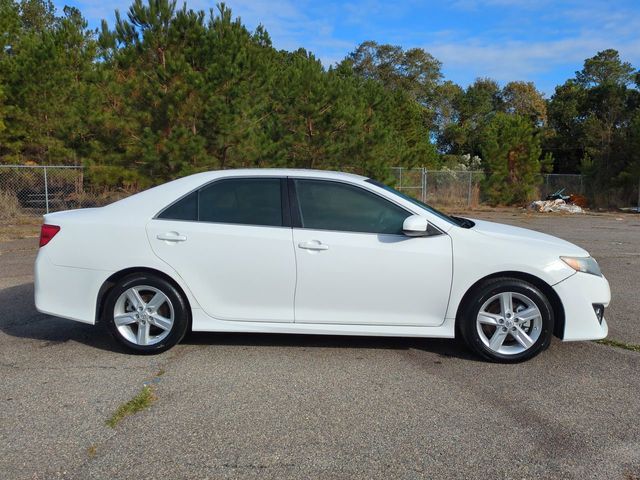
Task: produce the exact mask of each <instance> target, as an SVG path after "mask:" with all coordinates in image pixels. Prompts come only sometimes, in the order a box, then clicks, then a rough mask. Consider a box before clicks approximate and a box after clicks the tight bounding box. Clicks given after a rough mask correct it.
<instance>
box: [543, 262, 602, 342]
mask: <svg viewBox="0 0 640 480" xmlns="http://www.w3.org/2000/svg"><path fill="white" fill-rule="evenodd" d="M553 289H554V290H555V291H556V293H557V294H558V296H559V297H560V300H561V301H562V305H563V307H564V316H565V323H564V332H563V336H562V340H563V341H574V340H599V339H601V338H604V337H606V336H607V333H608V331H609V327H608V326H607V321H606V319H605V318H603V319H602V323H600V321H599V320H598V317H597V315H596V312H595V310H594V309H593V305H594V304H601V305H604V306H605V307H607V306H608V305H609V302H610V301H611V289H610V288H609V282H608V281H607V279H606V278H605V277H604V276H602V277H598V276H596V275H590V274H588V273H580V272H578V273H576V274H574V275H571V276H570V277H569V278H567V279H565V280H563V281H561V282H560V283H557V284H555V285H554V286H553Z"/></svg>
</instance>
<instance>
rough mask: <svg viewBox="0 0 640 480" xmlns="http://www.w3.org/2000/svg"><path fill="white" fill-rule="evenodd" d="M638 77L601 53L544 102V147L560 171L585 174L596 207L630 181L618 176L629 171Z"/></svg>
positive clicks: (614, 54) (611, 55)
mask: <svg viewBox="0 0 640 480" xmlns="http://www.w3.org/2000/svg"><path fill="white" fill-rule="evenodd" d="M637 75H638V73H637V72H636V71H635V70H634V68H633V67H632V66H631V65H630V64H629V63H627V62H623V61H622V60H621V59H620V57H619V55H618V52H617V51H615V50H604V51H602V52H598V54H596V55H595V56H594V57H592V58H588V59H587V60H585V62H584V67H583V69H582V70H580V71H578V72H576V77H575V79H571V80H568V81H567V82H565V84H564V85H561V86H559V87H557V88H556V91H555V94H554V95H553V96H552V97H551V100H550V102H549V125H550V127H551V128H552V136H551V137H550V138H549V140H548V142H547V148H549V149H550V150H551V151H553V152H554V156H555V157H556V158H557V159H558V163H557V168H558V169H559V170H560V171H563V172H567V171H568V172H581V173H584V174H586V175H587V183H588V190H589V191H590V192H591V193H592V200H595V201H596V202H598V203H608V201H609V200H608V199H607V198H606V197H608V195H607V194H606V192H608V191H611V190H612V189H616V188H618V187H620V186H624V185H625V184H626V185H628V184H629V182H632V180H631V179H630V177H629V175H628V174H627V173H623V172H628V171H629V170H628V168H627V167H628V164H629V162H630V160H629V159H630V158H632V154H630V153H629V151H628V147H627V146H628V144H629V142H631V139H632V138H633V136H634V135H633V128H634V125H635V124H634V123H633V119H634V117H635V114H636V113H635V112H636V111H637V109H638V106H639V105H640V100H639V99H640V94H639V92H638V90H637V89H636V88H634V87H633V82H634V80H635V79H636V78H637ZM630 155H631V157H630ZM632 183H635V182H632ZM625 188H627V187H625ZM603 193H604V194H603Z"/></svg>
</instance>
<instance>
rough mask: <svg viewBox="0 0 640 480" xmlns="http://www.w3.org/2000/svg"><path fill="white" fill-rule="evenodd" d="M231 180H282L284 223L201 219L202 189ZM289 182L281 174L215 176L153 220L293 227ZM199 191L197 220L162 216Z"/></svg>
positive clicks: (160, 212) (282, 216) (281, 209)
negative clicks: (267, 223) (270, 223)
mask: <svg viewBox="0 0 640 480" xmlns="http://www.w3.org/2000/svg"><path fill="white" fill-rule="evenodd" d="M229 180H279V181H280V215H281V219H282V225H260V224H255V223H229V222H211V221H206V220H200V191H201V190H203V189H205V188H207V187H209V186H211V185H213V184H214V183H219V182H224V181H229ZM288 188H289V186H288V182H287V178H286V177H282V176H279V175H273V176H271V175H246V176H244V175H242V176H241V175H237V176H236V175H233V176H227V177H222V178H214V179H213V180H210V181H208V182H206V183H204V184H202V185H200V186H198V187H197V188H194V189H192V190H190V191H188V192H187V193H185V194H184V195H181V196H180V197H178V198H177V199H176V200H174V201H173V202H171V203H170V204H168V205H166V206H165V207H163V208H162V210H160V211H159V212H158V213H156V214H155V215H154V216H153V217H152V218H151V219H152V220H163V221H170V222H189V223H207V224H213V225H235V226H244V227H265V228H291V208H290V205H289V203H290V194H289V193H288ZM193 193H197V202H196V215H197V218H196V220H184V219H177V218H160V215H162V214H163V213H164V212H165V210H168V209H169V208H170V207H172V206H173V205H175V204H176V203H178V202H180V201H182V200H184V199H185V198H187V197H188V196H189V195H191V194H193Z"/></svg>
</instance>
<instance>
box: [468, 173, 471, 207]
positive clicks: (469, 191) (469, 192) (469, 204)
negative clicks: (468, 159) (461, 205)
mask: <svg viewBox="0 0 640 480" xmlns="http://www.w3.org/2000/svg"><path fill="white" fill-rule="evenodd" d="M471 176H472V174H471V172H469V189H468V191H467V207H471Z"/></svg>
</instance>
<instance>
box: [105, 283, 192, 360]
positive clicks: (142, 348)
mask: <svg viewBox="0 0 640 480" xmlns="http://www.w3.org/2000/svg"><path fill="white" fill-rule="evenodd" d="M143 285H144V286H149V287H153V288H155V289H157V290H159V291H160V292H162V293H163V294H164V295H165V296H166V297H167V298H168V299H169V300H170V303H171V307H172V308H173V317H174V318H173V325H172V326H171V328H170V329H169V333H168V334H167V335H166V336H165V337H164V338H162V339H161V340H160V341H158V342H157V343H154V344H152V345H138V344H136V343H133V342H131V341H130V340H128V339H127V338H125V337H124V336H123V334H122V333H121V332H120V330H119V329H118V327H117V326H116V323H115V319H114V309H115V306H116V302H118V299H119V298H120V296H121V295H122V294H123V293H124V292H126V291H127V290H129V289H130V288H131V287H139V286H143ZM165 308H166V307H165ZM101 318H102V322H103V323H104V324H106V325H107V328H108V330H109V332H110V333H111V335H113V337H114V338H115V339H116V340H117V341H118V342H119V343H120V344H121V345H123V346H124V347H125V348H126V349H127V350H128V351H130V352H132V353H137V354H143V355H145V354H156V353H161V352H164V351H165V350H168V349H170V348H171V347H173V346H174V345H176V344H177V343H179V342H180V341H181V340H182V339H183V337H184V336H185V333H186V332H187V329H188V327H189V325H190V310H189V306H188V304H187V301H186V299H185V298H184V297H183V295H182V294H181V293H180V292H179V291H178V290H177V289H176V287H175V286H174V285H173V284H172V283H171V282H168V281H167V280H165V279H164V278H162V277H160V276H158V275H154V274H152V273H134V274H131V275H128V276H126V277H125V278H123V279H122V280H120V281H119V282H118V283H117V284H116V285H115V286H114V287H113V288H111V290H110V291H109V293H108V294H107V297H106V299H105V302H104V308H103V310H102V316H101ZM134 328H135V327H134ZM154 328H155V327H154ZM134 340H135V339H134Z"/></svg>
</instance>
